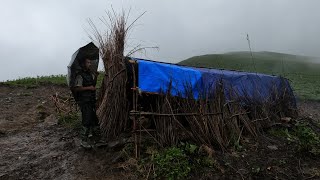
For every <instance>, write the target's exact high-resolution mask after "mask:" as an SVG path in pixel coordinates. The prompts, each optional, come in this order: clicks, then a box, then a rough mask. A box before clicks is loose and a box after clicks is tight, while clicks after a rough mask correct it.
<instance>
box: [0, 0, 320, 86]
mask: <svg viewBox="0 0 320 180" xmlns="http://www.w3.org/2000/svg"><path fill="white" fill-rule="evenodd" d="M111 6H112V7H113V9H114V10H115V11H116V12H120V11H121V10H122V9H124V10H129V9H130V8H131V14H130V20H131V21H132V20H133V19H135V18H136V17H138V16H139V15H140V14H142V13H143V12H145V11H146V14H145V15H144V16H143V17H142V18H141V19H139V21H138V22H137V23H136V26H135V27H134V29H133V30H132V31H131V33H130V37H129V39H128V49H130V48H132V47H133V46H135V45H137V44H141V45H143V46H158V47H159V49H158V50H148V51H147V54H146V56H145V55H143V54H135V56H136V57H143V58H148V59H153V60H158V61H165V62H173V63H175V62H179V61H181V60H184V59H186V58H189V57H192V56H196V55H203V54H213V53H224V52H230V51H247V50H248V44H247V40H246V34H247V33H248V34H249V36H250V40H251V46H252V49H253V51H276V52H283V53H292V54H299V55H309V56H317V57H320V50H319V48H320V22H319V20H320V12H319V7H320V1H319V0H308V1H306V0H201V1H195V0H161V1H160V0H157V1H156V0H122V1H121V0H45V1H44V0H28V1H26V0H1V6H0V22H1V28H0V62H1V65H0V81H4V80H8V79H15V78H19V77H26V76H36V75H49V74H66V71H67V65H68V63H69V61H70V58H71V55H72V54H73V53H74V52H75V51H76V50H77V49H78V48H79V47H81V46H83V45H85V44H86V43H88V42H90V39H89V37H88V32H89V34H90V30H91V29H90V26H89V24H88V22H87V20H88V19H89V18H90V19H92V20H93V21H94V22H95V23H96V25H97V26H98V28H99V29H100V30H101V31H104V30H105V29H106V27H104V26H100V24H101V23H99V18H100V17H102V16H105V11H108V10H110V9H111Z"/></svg>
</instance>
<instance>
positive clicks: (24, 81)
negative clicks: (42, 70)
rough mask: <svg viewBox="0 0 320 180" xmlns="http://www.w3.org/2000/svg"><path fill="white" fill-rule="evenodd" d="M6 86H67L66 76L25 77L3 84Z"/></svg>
mask: <svg viewBox="0 0 320 180" xmlns="http://www.w3.org/2000/svg"><path fill="white" fill-rule="evenodd" d="M3 83H4V84H8V85H12V86H26V87H37V86H39V85H40V84H44V83H52V84H59V85H66V84H67V81H66V76H65V75H51V76H37V77H25V78H20V79H16V80H10V81H6V82H3Z"/></svg>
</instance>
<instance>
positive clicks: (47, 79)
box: [2, 72, 104, 88]
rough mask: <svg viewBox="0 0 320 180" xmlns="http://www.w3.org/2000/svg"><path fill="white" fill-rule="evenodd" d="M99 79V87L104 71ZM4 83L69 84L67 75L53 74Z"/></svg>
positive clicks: (14, 84) (22, 84) (29, 85)
mask: <svg viewBox="0 0 320 180" xmlns="http://www.w3.org/2000/svg"><path fill="white" fill-rule="evenodd" d="M99 73H100V75H99V76H98V80H97V88H99V87H100V86H101V83H102V79H103V75H104V72H99ZM2 83H3V84H7V85H12V86H24V87H28V88H32V87H37V86H39V85H41V84H46V83H52V84H57V85H67V79H66V75H51V76H37V77H25V78H20V79H16V80H10V81H6V82H2Z"/></svg>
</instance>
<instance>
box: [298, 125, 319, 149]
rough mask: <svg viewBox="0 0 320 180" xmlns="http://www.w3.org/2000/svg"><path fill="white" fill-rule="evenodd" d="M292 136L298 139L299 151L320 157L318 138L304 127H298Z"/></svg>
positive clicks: (309, 129)
mask: <svg viewBox="0 0 320 180" xmlns="http://www.w3.org/2000/svg"><path fill="white" fill-rule="evenodd" d="M294 134H295V135H296V136H297V137H298V139H299V140H298V143H299V150H300V151H302V152H309V153H311V154H313V155H320V136H319V135H318V134H316V133H315V132H314V131H313V130H312V129H311V128H310V127H308V126H306V125H303V124H302V125H298V126H297V127H296V128H295V129H294Z"/></svg>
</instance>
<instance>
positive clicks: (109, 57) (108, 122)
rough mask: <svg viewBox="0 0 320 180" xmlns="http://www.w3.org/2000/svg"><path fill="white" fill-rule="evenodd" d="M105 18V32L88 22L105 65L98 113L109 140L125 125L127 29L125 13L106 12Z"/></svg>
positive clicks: (126, 107) (124, 127)
mask: <svg viewBox="0 0 320 180" xmlns="http://www.w3.org/2000/svg"><path fill="white" fill-rule="evenodd" d="M107 17H108V19H103V22H104V23H105V24H106V25H108V31H107V32H106V34H101V33H100V32H99V31H98V30H97V28H96V27H95V26H94V25H93V23H92V22H91V25H92V27H93V28H94V30H95V38H96V39H97V41H98V43H99V45H100V55H101V58H102V60H103V64H104V68H105V76H104V78H103V83H102V86H101V87H102V88H101V92H100V95H99V101H98V102H99V107H98V109H97V115H98V118H99V121H100V126H101V129H102V131H103V132H104V134H105V136H106V138H107V139H112V138H114V137H116V136H117V135H119V134H120V133H121V132H123V131H124V130H125V129H126V128H127V125H128V111H129V109H128V103H127V98H126V96H127V92H126V91H127V90H126V83H127V74H126V67H125V62H124V50H125V42H126V37H127V34H128V30H129V28H128V26H127V22H126V21H127V19H126V16H125V13H122V14H120V15H117V14H116V13H114V12H112V13H111V12H109V13H107ZM129 27H130V26H129Z"/></svg>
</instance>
